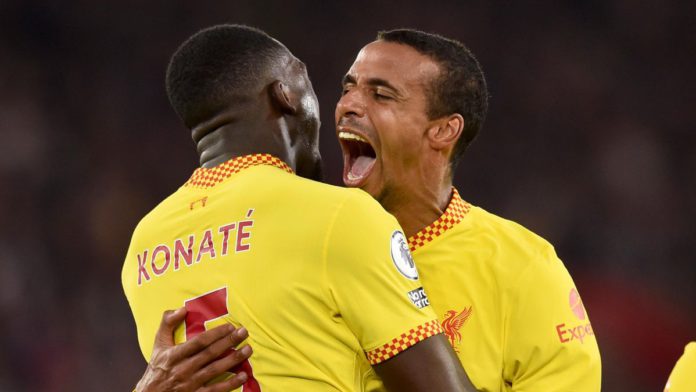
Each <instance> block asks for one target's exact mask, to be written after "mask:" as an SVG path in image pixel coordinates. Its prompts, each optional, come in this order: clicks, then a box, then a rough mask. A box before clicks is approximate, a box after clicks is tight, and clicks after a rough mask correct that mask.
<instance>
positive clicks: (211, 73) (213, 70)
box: [166, 24, 287, 127]
mask: <svg viewBox="0 0 696 392" xmlns="http://www.w3.org/2000/svg"><path fill="white" fill-rule="evenodd" d="M282 51H287V49H286V48H285V47H284V46H283V45H282V44H281V43H280V42H278V41H276V40H274V39H273V38H271V37H270V36H269V35H268V34H266V33H265V32H263V31H261V30H259V29H256V28H253V27H249V26H242V25H232V24H224V25H217V26H213V27H209V28H206V29H203V30H201V31H199V32H198V33H196V34H194V35H193V36H191V37H190V38H189V39H187V40H186V41H185V42H184V43H183V44H181V46H179V48H178V49H177V50H176V52H174V54H173V55H172V58H171V60H170V61H169V66H168V67H167V75H166V87H167V95H168V97H169V102H171V105H172V107H173V108H174V111H176V113H177V114H178V115H179V117H181V119H182V120H183V121H184V123H185V124H186V125H187V126H189V127H191V126H193V125H195V124H196V123H197V122H199V121H201V120H203V119H205V118H206V116H210V115H212V114H213V113H215V112H216V111H218V110H220V109H221V108H223V107H224V106H226V105H228V104H229V102H230V100H231V99H233V98H234V97H235V96H237V95H242V96H243V95H245V94H248V91H247V90H248V89H249V88H251V87H254V86H255V85H256V84H257V83H258V82H259V80H260V78H259V76H260V75H263V72H264V70H265V69H266V68H267V67H268V65H269V64H270V63H271V62H272V60H273V59H275V58H276V56H278V55H279V54H280V53H282Z"/></svg>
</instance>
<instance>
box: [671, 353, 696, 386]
mask: <svg viewBox="0 0 696 392" xmlns="http://www.w3.org/2000/svg"><path fill="white" fill-rule="evenodd" d="M693 391H696V342H691V343H689V344H687V345H686V348H685V349H684V355H682V356H681V358H679V360H678V361H677V364H676V365H674V369H673V370H672V374H670V375H669V380H668V381H667V385H666V386H665V392H693Z"/></svg>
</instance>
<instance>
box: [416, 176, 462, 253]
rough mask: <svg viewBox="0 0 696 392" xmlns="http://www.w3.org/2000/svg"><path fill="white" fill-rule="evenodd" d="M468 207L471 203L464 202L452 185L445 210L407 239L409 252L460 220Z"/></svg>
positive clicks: (439, 234)
mask: <svg viewBox="0 0 696 392" xmlns="http://www.w3.org/2000/svg"><path fill="white" fill-rule="evenodd" d="M470 208H471V204H469V203H467V202H465V201H464V200H463V199H462V198H461V196H459V192H457V189H456V188H454V187H452V198H451V199H450V202H449V205H447V208H446V209H445V212H443V213H442V215H440V217H439V218H438V219H437V220H436V221H435V222H433V223H431V224H429V225H428V226H426V227H425V228H424V229H421V231H419V232H418V233H416V234H414V235H413V236H411V237H410V238H409V239H408V245H409V248H411V252H413V251H415V250H416V249H418V248H421V247H423V246H424V245H425V244H427V243H429V242H431V241H432V240H434V239H435V238H437V237H439V236H441V235H442V234H444V233H445V232H446V231H447V230H449V229H451V228H452V227H454V226H455V225H456V224H457V223H459V222H461V221H462V219H464V216H465V215H466V214H467V212H469V209H470Z"/></svg>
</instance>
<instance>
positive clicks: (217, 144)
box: [196, 125, 291, 168]
mask: <svg viewBox="0 0 696 392" xmlns="http://www.w3.org/2000/svg"><path fill="white" fill-rule="evenodd" d="M252 128H253V126H252V125H247V126H231V125H225V126H222V127H219V128H216V129H214V130H212V131H210V132H209V133H208V134H206V135H205V136H204V137H202V138H201V139H200V140H199V141H198V142H197V143H196V149H197V150H198V156H199V160H200V164H201V167H205V168H212V167H215V166H218V165H220V164H222V163H225V162H227V161H229V160H230V159H233V158H237V157H241V156H245V155H252V154H271V155H273V156H275V157H278V158H280V159H281V160H283V161H285V162H286V163H288V164H290V163H291V162H288V152H287V151H284V149H283V148H282V147H281V146H278V145H275V144H274V145H270V144H269V143H265V142H264V141H267V140H273V139H272V138H268V137H267V138H261V137H259V135H266V134H268V131H267V130H265V129H252Z"/></svg>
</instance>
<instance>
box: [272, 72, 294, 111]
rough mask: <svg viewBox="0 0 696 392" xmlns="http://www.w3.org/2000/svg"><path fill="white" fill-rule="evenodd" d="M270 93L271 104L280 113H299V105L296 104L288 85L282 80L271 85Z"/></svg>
mask: <svg viewBox="0 0 696 392" xmlns="http://www.w3.org/2000/svg"><path fill="white" fill-rule="evenodd" d="M269 93H270V96H271V102H272V103H273V106H274V107H275V108H276V109H278V111H280V112H281V113H283V114H295V113H297V103H296V102H294V101H295V99H293V98H294V96H293V94H292V92H291V91H290V87H288V85H287V84H285V83H283V82H281V81H280V80H276V81H274V82H273V83H271V86H270V88H269Z"/></svg>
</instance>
